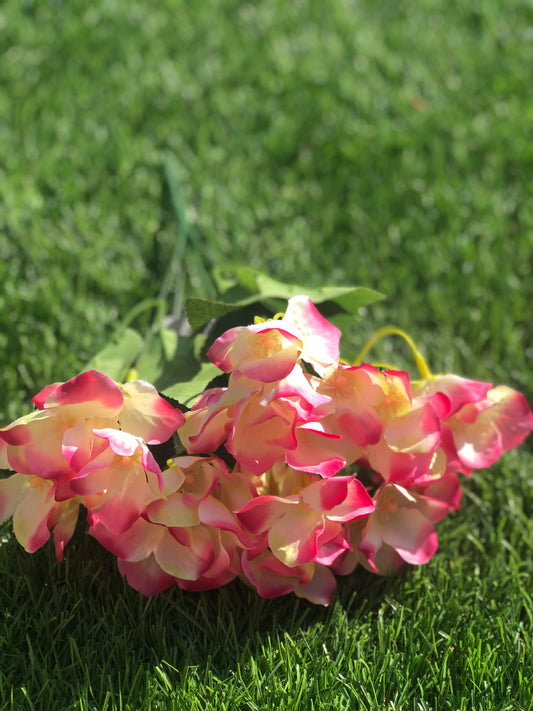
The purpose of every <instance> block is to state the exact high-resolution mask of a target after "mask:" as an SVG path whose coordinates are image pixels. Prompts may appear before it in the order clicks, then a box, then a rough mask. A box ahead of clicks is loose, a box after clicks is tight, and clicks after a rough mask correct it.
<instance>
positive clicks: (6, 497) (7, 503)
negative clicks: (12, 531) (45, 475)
mask: <svg viewBox="0 0 533 711" xmlns="http://www.w3.org/2000/svg"><path fill="white" fill-rule="evenodd" d="M30 481H31V478H30V477H28V476H25V475H23V474H13V475H12V476H10V477H8V478H7V479H0V523H3V522H4V521H7V519H8V518H11V516H13V514H14V513H15V510H16V508H17V506H18V505H19V504H20V502H21V501H22V500H23V499H24V497H25V496H26V495H27V494H28V492H29V490H30V488H31V487H30Z"/></svg>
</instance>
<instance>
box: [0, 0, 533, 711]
mask: <svg viewBox="0 0 533 711" xmlns="http://www.w3.org/2000/svg"><path fill="white" fill-rule="evenodd" d="M532 32H533V12H532V9H531V4H530V3H529V2H527V1H526V0H508V2H506V3H505V7H504V6H503V4H502V3H499V2H496V0H485V1H484V2H483V3H478V4H477V5H473V4H472V3H470V2H466V0H453V1H451V2H445V1H444V0H420V2H418V3H410V2H407V1H402V0H399V1H397V2H389V1H388V0H387V1H385V2H381V3H376V2H372V1H371V0H360V1H359V2H354V1H353V0H330V1H329V2H319V1H318V0H316V1H313V0H301V1H299V2H294V3H285V2H282V1H281V0H270V2H255V3H252V2H237V1H233V0H223V1H222V2H221V1H220V0H218V1H216V0H199V1H198V2H196V3H186V2H183V1H181V2H180V1H179V0H162V1H161V2H159V3H154V4H153V5H152V4H150V3H145V2H142V1H141V0H129V1H126V0H107V1H105V0H95V2H93V3H91V4H89V5H88V4H87V3H84V2H81V0H71V1H70V2H63V1H61V0H24V2H14V1H9V0H8V2H5V3H3V4H2V5H1V6H0V57H1V59H0V155H1V156H2V160H1V161H0V206H1V209H0V280H1V283H2V289H1V290H0V353H1V363H0V382H1V387H0V392H1V395H2V397H1V399H0V423H1V424H2V425H3V424H7V423H9V422H10V421H11V420H13V419H14V418H16V417H18V416H20V415H22V414H23V413H25V412H27V411H28V408H29V404H30V398H31V397H32V396H33V395H34V394H35V393H36V392H38V391H39V390H40V389H41V388H42V387H44V386H45V385H46V384H48V383H50V382H53V381H59V380H66V379H69V378H71V377H72V376H73V375H74V374H76V373H78V372H80V371H81V370H83V368H84V367H85V365H86V364H87V363H88V361H89V360H90V359H91V357H92V356H93V355H94V354H95V353H96V352H97V351H99V350H100V349H101V348H102V347H103V346H104V345H106V343H107V342H109V339H110V338H111V337H112V334H113V333H114V331H115V329H116V327H117V325H118V324H119V323H121V322H122V320H123V319H124V318H125V317H126V316H127V315H128V313H130V310H131V309H132V308H133V307H134V306H135V305H136V304H137V303H138V302H140V301H141V300H143V299H147V298H153V297H156V296H157V295H158V294H159V293H160V291H161V285H162V283H163V281H164V280H165V277H166V279H167V281H166V282H165V283H166V284H167V289H166V291H167V292H168V293H167V298H168V302H169V307H170V305H171V304H172V303H173V300H174V296H175V294H179V291H180V288H181V282H180V280H182V279H183V270H182V269H181V268H180V265H179V264H178V266H177V267H176V266H174V271H173V272H170V273H168V267H169V263H171V255H172V254H173V252H174V245H175V242H176V239H178V238H179V231H178V228H177V222H176V218H175V214H174V212H173V210H172V207H171V201H170V200H169V195H168V185H167V181H166V178H165V171H164V165H165V157H168V156H169V155H170V156H172V159H173V161H174V163H175V165H176V166H177V171H178V177H179V182H180V186H181V190H182V193H183V200H184V203H185V205H186V216H187V220H188V223H189V224H190V225H191V227H192V228H193V229H194V230H195V234H196V235H197V237H198V240H199V241H200V246H201V252H202V256H203V258H204V259H205V261H206V263H207V265H208V266H210V267H215V266H220V265H228V264H248V265H250V266H252V267H256V268H258V269H261V270H263V271H265V272H268V273H269V274H271V275H272V276H274V277H275V278H277V279H279V280H281V281H285V282H294V281H296V282H298V283H300V284H307V285H309V288H311V287H316V286H320V285H323V284H332V285H337V284H344V285H348V286H350V285H361V286H368V287H370V288H373V289H376V290H378V291H380V292H383V293H384V294H385V295H386V296H387V299H386V300H383V301H380V302H377V303H375V304H372V305H370V306H368V307H365V308H364V309H362V313H361V315H360V316H361V318H360V319H359V320H358V321H356V322H354V323H353V324H352V325H351V326H350V327H349V328H348V330H347V333H346V344H347V348H348V350H350V349H351V352H353V355H354V356H355V355H356V353H357V352H358V351H359V350H360V348H361V347H362V346H363V345H364V342H365V341H366V339H367V338H368V337H370V335H371V334H372V333H373V332H374V331H375V330H376V329H377V328H379V327H381V326H383V325H386V324H388V323H393V324H395V325H397V326H398V327H400V328H403V329H404V330H406V331H408V332H409V333H410V335H412V336H413V338H414V339H415V340H416V342H417V344H418V345H419V347H420V349H421V351H423V353H424V354H425V356H426V357H427V360H428V362H429V364H430V366H431V368H432V370H433V371H434V372H449V371H452V372H457V373H460V374H462V375H467V376H469V377H473V378H478V379H481V380H487V381H490V382H494V383H505V384H507V385H510V386H511V387H514V388H517V389H519V390H521V391H522V392H523V393H524V394H525V395H526V397H527V398H528V400H529V401H530V403H531V402H533V379H532V377H531V369H532V365H533V320H532V319H531V304H532V303H533V274H532V268H533V201H532V200H531V193H532V189H533V149H532V145H533V144H532V142H531V138H532V136H531V126H532V124H533V100H532V98H531V91H530V89H531V79H530V71H531V66H533V44H532V43H531V38H532ZM174 264H175V263H174ZM187 289H188V290H189V291H190V293H194V294H196V295H201V292H202V287H201V282H199V281H198V279H196V281H195V277H194V274H193V278H192V280H191V281H190V282H188V283H187ZM146 319H147V315H146V314H144V315H141V316H140V317H139V318H138V319H137V320H136V322H135V325H136V326H138V327H139V328H140V329H143V328H146V326H147V325H148V324H147V320H146ZM391 343H392V345H393V346H394V350H395V353H396V355H394V358H395V362H396V363H397V365H398V366H399V367H405V368H408V369H410V371H411V372H412V374H413V375H414V374H415V371H414V367H413V362H412V359H411V358H410V355H409V352H408V350H407V349H406V348H405V347H404V346H403V345H402V344H401V343H399V342H397V341H396V340H394V339H393V340H392V341H386V342H383V343H382V345H381V346H380V347H378V348H377V349H376V351H375V356H376V358H377V359H378V360H379V359H383V360H386V361H389V360H390V359H391V357H393V356H392V355H391V354H392V350H391ZM532 452H533V446H532V441H531V440H530V441H527V442H526V443H525V444H524V445H523V446H522V447H521V448H520V450H517V451H514V452H511V453H508V454H506V455H505V456H504V457H503V458H502V460H501V461H500V462H499V463H497V464H496V465H495V466H494V467H492V468H491V469H490V470H489V471H482V472H478V473H476V474H475V475H473V476H472V478H471V479H470V480H468V481H465V482H464V498H463V507H462V509H461V510H460V511H458V512H455V513H453V514H451V515H450V516H449V517H448V518H447V519H446V520H445V521H443V522H442V523H441V524H439V527H438V533H439V540H440V549H439V551H438V552H437V554H436V555H435V556H434V558H433V559H432V560H431V562H430V563H429V564H427V565H426V566H423V567H421V568H416V569H415V568H410V569H408V570H406V571H405V572H404V573H402V574H401V575H400V576H399V577H397V578H392V579H382V578H378V577H376V576H372V575H370V574H368V573H366V572H361V573H359V572H358V571H357V572H356V573H355V574H354V575H352V576H351V577H350V578H346V579H342V580H340V582H339V590H338V593H337V595H336V597H335V599H334V601H333V603H332V605H331V606H330V607H329V608H322V607H315V606H312V605H311V604H309V603H307V602H304V601H302V600H299V599H297V598H296V597H294V596H290V597H286V598H280V599H277V600H270V601H268V600H262V599H260V598H259V597H258V596H257V595H256V594H255V593H253V592H251V591H250V590H248V589H247V588H246V587H245V586H244V585H243V584H242V583H240V582H235V583H231V584H229V585H228V586H226V587H225V588H223V589H220V590H217V591H213V592H209V593H201V594H194V593H186V592H182V591H180V590H179V589H177V588H176V589H171V590H169V591H167V592H164V593H162V594H160V595H159V596H157V597H154V598H151V599H146V598H143V597H142V596H141V595H140V594H139V593H137V592H135V591H134V590H132V589H130V588H129V587H128V586H127V585H126V583H125V582H124V581H123V580H122V579H121V577H120V575H119V573H118V571H117V570H116V566H115V561H114V559H113V558H112V557H111V555H110V554H108V553H107V552H106V551H105V550H103V549H102V548H101V547H100V546H99V545H98V544H97V542H96V541H94V540H92V539H89V538H88V537H87V536H84V534H83V526H81V525H80V528H79V531H78V532H77V533H76V535H75V537H74V539H73V541H72V542H71V544H70V545H69V547H68V548H67V551H66V554H65V560H64V562H62V563H57V562H56V561H55V557H54V553H53V547H52V546H51V545H46V546H45V547H44V548H43V549H41V550H40V551H38V552H37V553H35V554H33V555H31V556H30V555H28V554H26V553H25V552H24V551H23V550H22V549H21V548H20V546H19V545H18V544H17V542H16V541H15V540H14V538H13V537H12V534H11V525H10V523H9V522H7V523H6V524H3V525H2V539H1V540H2V543H1V545H0V574H1V580H2V583H1V587H0V599H1V607H2V622H1V629H0V711H4V709H16V710H18V709H30V710H31V709H34V710H35V711H37V710H39V709H43V710H46V711H50V710H54V709H57V710H58V711H74V710H79V711H89V710H91V711H93V710H94V711H103V710H105V709H106V710H107V711H111V710H114V709H124V710H125V709H129V710H130V711H137V710H141V711H144V709H146V710H148V709H151V710H152V711H156V710H159V709H161V710H166V709H176V710H181V709H184V708H187V709H191V711H192V710H196V709H198V710H200V709H201V710H204V709H213V710H218V709H228V710H231V711H234V710H236V711H237V710H241V709H242V710H243V711H244V710H246V711H256V710H257V711H263V710H267V709H302V710H304V711H307V709H315V710H316V711H318V710H319V709H320V710H322V709H324V710H325V709H331V710H332V711H341V710H344V709H353V708H361V709H368V710H369V711H373V710H374V709H383V710H387V711H403V710H404V709H407V710H411V709H412V710H413V711H429V710H430V709H431V710H432V711H441V710H448V709H450V710H451V711H456V710H458V709H461V711H462V710H464V711H484V710H492V709H494V710H496V711H504V710H508V711H526V710H529V711H530V710H531V709H533V701H532V699H533V681H532V680H533V662H532V660H533V599H532V591H533V582H532V573H533V523H532V522H533V493H532V492H533V474H532V472H533V466H532V465H533V457H532Z"/></svg>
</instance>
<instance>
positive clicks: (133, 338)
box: [87, 328, 143, 382]
mask: <svg viewBox="0 0 533 711" xmlns="http://www.w3.org/2000/svg"><path fill="white" fill-rule="evenodd" d="M142 347H143V339H142V338H141V336H140V335H139V334H138V333H137V331H134V330H133V329H132V328H126V329H124V330H123V331H122V332H121V333H120V334H119V335H118V337H117V340H116V342H115V343H110V344H109V345H108V346H106V347H105V348H104V349H103V350H101V351H100V353H97V354H96V355H95V356H94V358H92V360H91V361H90V362H89V364H88V366H87V368H88V369H90V368H94V369H95V370H99V371H100V372H102V373H105V374H106V375H108V376H109V377H110V378H113V380H116V381H118V382H122V381H124V380H125V379H126V375H127V373H128V370H129V369H130V368H131V366H132V365H133V364H134V363H135V360H136V358H137V356H138V355H139V353H140V352H141V349H142Z"/></svg>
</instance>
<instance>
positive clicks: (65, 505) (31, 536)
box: [0, 474, 79, 560]
mask: <svg viewBox="0 0 533 711" xmlns="http://www.w3.org/2000/svg"><path fill="white" fill-rule="evenodd" d="M78 510H79V502H78V501H76V500H70V501H64V502H57V501H56V500H55V498H54V484H53V482H52V481H50V480H49V479H41V478H40V477H36V476H27V475H24V474H13V476H11V477H9V478H7V479H1V480H0V523H1V522H3V521H5V520H6V519H8V518H10V517H11V516H13V530H14V533H15V536H16V538H17V541H18V542H19V543H20V544H21V545H22V546H23V547H24V548H25V549H26V550H27V551H28V553H34V552H35V551H36V550H37V549H38V548H40V547H41V546H42V545H44V543H46V541H47V540H48V539H49V537H50V531H51V530H53V532H54V545H55V552H56V557H57V559H58V560H62V559H63V550H64V548H65V546H66V544H67V543H68V542H69V540H70V538H71V537H72V534H73V533H74V529H75V527H76V522H77V520H78Z"/></svg>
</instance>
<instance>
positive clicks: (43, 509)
mask: <svg viewBox="0 0 533 711" xmlns="http://www.w3.org/2000/svg"><path fill="white" fill-rule="evenodd" d="M49 493H50V489H49V487H47V486H44V482H43V486H39V487H30V489H29V490H28V493H27V494H26V496H25V497H24V498H23V499H22V501H21V502H20V504H19V505H18V506H17V509H16V511H15V513H14V514H13V531H14V532H15V536H16V538H17V541H18V542H19V543H20V544H21V545H22V546H24V548H25V549H26V550H27V551H28V553H34V552H35V551H36V550H37V549H38V548H40V547H41V546H42V545H44V544H45V543H46V541H47V540H48V539H49V537H50V530H49V527H48V519H49V517H50V515H51V514H52V512H53V510H54V508H55V507H56V506H57V504H56V502H55V501H54V497H53V496H49Z"/></svg>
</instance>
